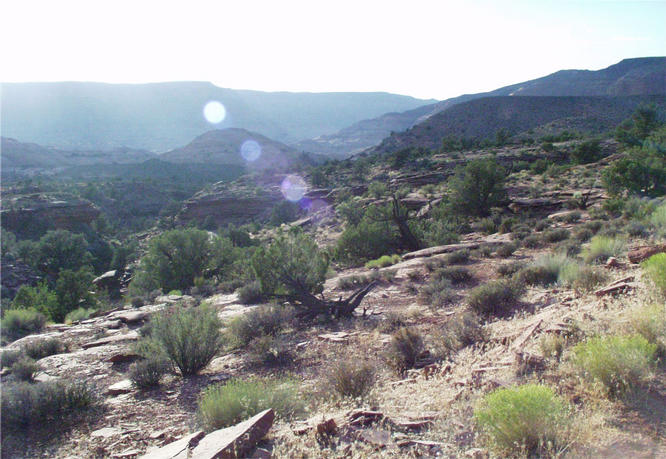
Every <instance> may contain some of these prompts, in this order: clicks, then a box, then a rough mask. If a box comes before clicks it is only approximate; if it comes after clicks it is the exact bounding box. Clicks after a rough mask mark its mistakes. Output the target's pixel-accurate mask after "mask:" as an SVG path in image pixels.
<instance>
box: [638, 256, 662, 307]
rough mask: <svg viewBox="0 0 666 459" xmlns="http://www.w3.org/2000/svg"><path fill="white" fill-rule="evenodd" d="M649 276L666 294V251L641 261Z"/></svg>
mask: <svg viewBox="0 0 666 459" xmlns="http://www.w3.org/2000/svg"><path fill="white" fill-rule="evenodd" d="M641 265H642V267H643V269H644V270H645V272H646V274H647V275H648V277H649V278H650V279H651V280H652V282H654V285H656V286H657V289H659V290H660V291H661V294H662V295H664V296H666V253H658V254H656V255H652V256H651V257H650V258H648V259H647V260H645V261H644V262H643V263H641Z"/></svg>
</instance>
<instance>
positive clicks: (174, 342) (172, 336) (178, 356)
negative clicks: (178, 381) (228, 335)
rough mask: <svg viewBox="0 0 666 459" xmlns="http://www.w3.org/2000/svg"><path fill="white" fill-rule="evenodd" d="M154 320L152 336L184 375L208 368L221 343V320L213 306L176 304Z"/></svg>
mask: <svg viewBox="0 0 666 459" xmlns="http://www.w3.org/2000/svg"><path fill="white" fill-rule="evenodd" d="M152 322H153V326H152V338H153V339H154V340H155V341H156V342H157V343H159V345H160V347H161V348H162V349H163V351H164V353H165V354H166V355H167V356H168V357H169V358H170V359H171V360H172V361H173V362H174V363H175V364H176V366H177V367H178V369H179V370H180V372H181V374H182V375H183V376H187V375H192V374H196V373H198V372H199V371H200V370H202V369H203V368H205V367H206V365H208V364H209V363H210V361H211V360H213V357H215V355H216V354H217V352H218V351H219V349H220V347H221V345H222V335H221V334H220V327H221V325H222V324H221V323H220V319H219V318H218V317H217V313H216V312H215V310H214V309H213V308H209V307H206V306H200V307H198V308H188V309H185V308H182V307H175V308H173V310H170V311H165V312H162V313H160V314H157V315H156V316H154V318H153V319H152Z"/></svg>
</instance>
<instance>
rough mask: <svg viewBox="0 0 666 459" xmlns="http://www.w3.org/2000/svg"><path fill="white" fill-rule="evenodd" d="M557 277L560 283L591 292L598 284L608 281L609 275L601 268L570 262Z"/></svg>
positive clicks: (576, 289) (577, 289) (578, 290)
mask: <svg viewBox="0 0 666 459" xmlns="http://www.w3.org/2000/svg"><path fill="white" fill-rule="evenodd" d="M557 279H558V282H559V283H560V284H562V285H564V286H565V287H569V288H572V289H574V290H575V291H577V292H589V291H591V290H593V289H594V288H595V287H596V286H597V285H599V284H602V283H604V282H606V281H607V280H608V275H607V274H606V273H605V272H604V271H601V270H600V269H596V268H592V267H590V266H585V265H581V264H580V263H570V264H566V265H564V266H563V267H562V269H561V270H560V272H559V274H558V277H557Z"/></svg>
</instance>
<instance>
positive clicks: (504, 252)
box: [495, 242, 518, 258]
mask: <svg viewBox="0 0 666 459" xmlns="http://www.w3.org/2000/svg"><path fill="white" fill-rule="evenodd" d="M516 250H518V244H516V243H514V242H509V243H507V244H502V245H500V246H499V247H498V248H497V249H496V250H495V254H496V255H497V256H498V257H501V258H508V257H510V256H511V255H513V252H515V251H516Z"/></svg>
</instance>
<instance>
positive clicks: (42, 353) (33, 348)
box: [23, 338, 67, 360]
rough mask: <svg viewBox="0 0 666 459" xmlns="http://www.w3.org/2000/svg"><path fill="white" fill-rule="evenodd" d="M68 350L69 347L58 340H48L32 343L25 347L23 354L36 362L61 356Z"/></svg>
mask: <svg viewBox="0 0 666 459" xmlns="http://www.w3.org/2000/svg"><path fill="white" fill-rule="evenodd" d="M66 350H67V346H65V344H64V343H63V342H62V341H60V340H59V339H58V338H46V339H40V340H36V341H31V342H29V343H26V344H25V345H24V346H23V352H25V354H26V355H27V356H28V357H30V358H32V359H35V360H39V359H43V358H44V357H48V356H49V355H55V354H61V353H63V352H65V351H66Z"/></svg>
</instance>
